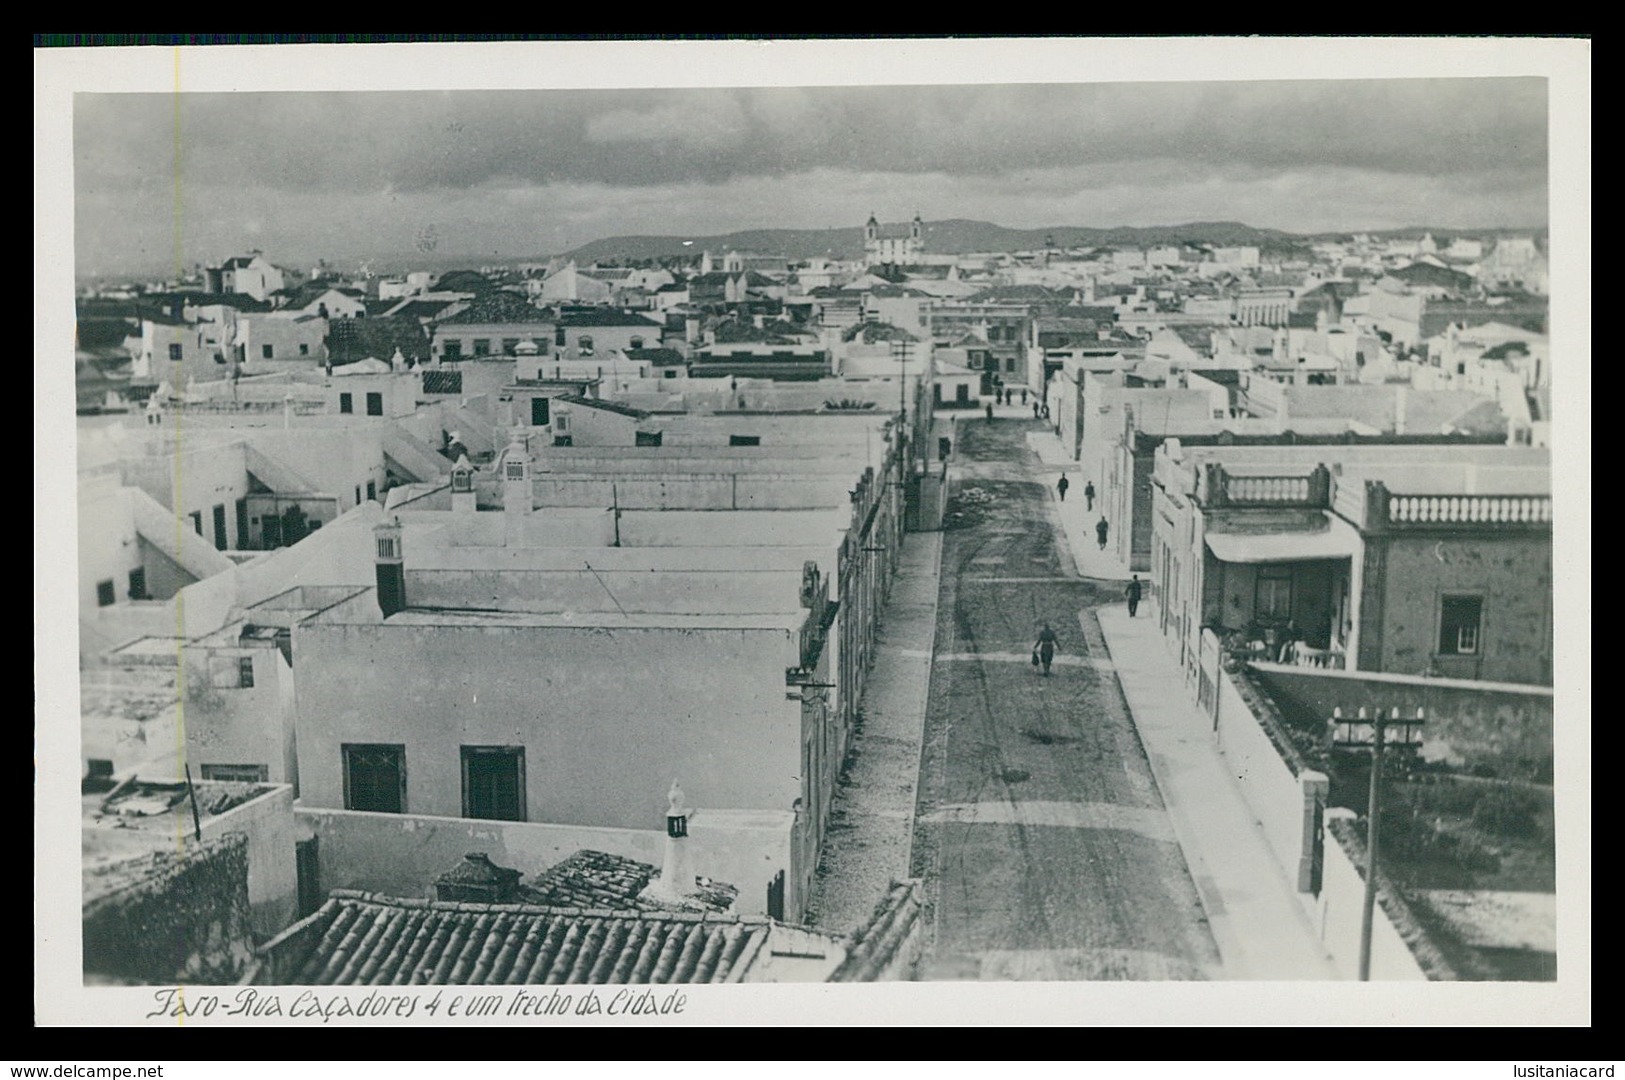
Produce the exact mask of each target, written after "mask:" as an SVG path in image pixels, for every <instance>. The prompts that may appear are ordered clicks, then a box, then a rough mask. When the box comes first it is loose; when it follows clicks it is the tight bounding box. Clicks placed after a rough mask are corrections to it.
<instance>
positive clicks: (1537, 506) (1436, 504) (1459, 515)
mask: <svg viewBox="0 0 1625 1080" xmlns="http://www.w3.org/2000/svg"><path fill="white" fill-rule="evenodd" d="M1387 510H1388V515H1387V516H1388V521H1389V523H1390V524H1393V525H1458V524H1459V525H1497V524H1517V525H1547V524H1550V523H1551V520H1552V500H1551V497H1550V496H1546V495H1539V496H1530V495H1394V494H1392V493H1390V494H1389V495H1388V506H1387Z"/></svg>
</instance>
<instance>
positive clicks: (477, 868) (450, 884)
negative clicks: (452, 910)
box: [434, 851, 519, 904]
mask: <svg viewBox="0 0 1625 1080" xmlns="http://www.w3.org/2000/svg"><path fill="white" fill-rule="evenodd" d="M434 894H435V899H436V900H441V901H445V902H448V903H467V904H512V903H515V902H517V901H518V899H519V871H517V870H509V869H508V868H507V867H503V866H498V865H497V864H496V863H493V862H492V861H491V857H490V856H489V855H487V854H486V853H485V852H483V851H470V852H469V853H468V854H467V855H464V856H463V861H462V862H460V863H458V864H457V865H456V866H454V867H452V868H451V869H450V870H447V871H446V872H445V873H444V874H441V875H440V876H439V877H437V878H435V879H434Z"/></svg>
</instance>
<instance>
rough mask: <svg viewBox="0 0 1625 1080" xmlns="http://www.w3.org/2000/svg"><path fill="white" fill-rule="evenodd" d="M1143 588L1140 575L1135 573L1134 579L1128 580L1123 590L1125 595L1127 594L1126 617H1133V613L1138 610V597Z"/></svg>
mask: <svg viewBox="0 0 1625 1080" xmlns="http://www.w3.org/2000/svg"><path fill="white" fill-rule="evenodd" d="M1144 588H1145V587H1144V585H1143V584H1142V583H1141V581H1140V575H1139V574H1135V575H1134V580H1133V581H1131V582H1129V583H1128V588H1127V589H1126V590H1124V592H1125V595H1127V596H1128V617H1129V618H1131V619H1132V618H1134V613H1135V612H1136V611H1138V610H1139V607H1140V597H1141V595H1142V594H1143V592H1144Z"/></svg>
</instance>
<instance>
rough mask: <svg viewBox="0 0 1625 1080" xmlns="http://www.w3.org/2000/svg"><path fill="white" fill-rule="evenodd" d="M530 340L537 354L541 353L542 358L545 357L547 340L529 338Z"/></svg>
mask: <svg viewBox="0 0 1625 1080" xmlns="http://www.w3.org/2000/svg"><path fill="white" fill-rule="evenodd" d="M530 340H531V342H532V343H534V344H535V346H536V351H537V352H539V353H541V354H542V355H543V356H546V355H547V346H548V340H547V339H546V338H540V337H539V338H531V339H530Z"/></svg>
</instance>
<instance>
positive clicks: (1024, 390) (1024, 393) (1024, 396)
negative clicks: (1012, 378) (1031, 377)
mask: <svg viewBox="0 0 1625 1080" xmlns="http://www.w3.org/2000/svg"><path fill="white" fill-rule="evenodd" d="M1021 403H1022V404H1023V405H1025V404H1027V388H1026V387H1025V386H1023V387H1022V388H1021Z"/></svg>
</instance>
